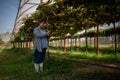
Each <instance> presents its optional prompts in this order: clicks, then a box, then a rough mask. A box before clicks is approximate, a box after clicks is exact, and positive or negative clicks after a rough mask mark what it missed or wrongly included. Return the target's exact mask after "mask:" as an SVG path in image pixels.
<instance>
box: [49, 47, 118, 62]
mask: <svg viewBox="0 0 120 80" xmlns="http://www.w3.org/2000/svg"><path fill="white" fill-rule="evenodd" d="M68 48H69V47H67V52H63V51H62V50H61V49H60V48H57V47H50V53H51V54H55V55H59V56H67V57H70V58H77V59H89V60H93V61H101V62H109V63H120V53H117V55H116V54H114V50H113V48H112V47H107V48H105V47H100V52H99V55H98V56H97V55H96V54H95V51H94V48H93V47H89V48H88V53H86V51H85V46H81V47H78V50H75V49H72V51H70V50H69V51H68Z"/></svg>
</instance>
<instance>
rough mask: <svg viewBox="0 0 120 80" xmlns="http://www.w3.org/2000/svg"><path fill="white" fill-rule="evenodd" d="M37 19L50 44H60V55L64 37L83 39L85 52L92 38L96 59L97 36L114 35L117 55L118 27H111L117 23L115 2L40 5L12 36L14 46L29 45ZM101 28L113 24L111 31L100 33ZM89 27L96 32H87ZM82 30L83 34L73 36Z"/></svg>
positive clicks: (73, 0) (70, 0) (61, 0)
mask: <svg viewBox="0 0 120 80" xmlns="http://www.w3.org/2000/svg"><path fill="white" fill-rule="evenodd" d="M40 18H42V19H45V20H46V22H47V30H49V31H50V32H51V37H50V39H49V40H50V41H53V40H58V39H63V40H64V51H66V38H67V37H71V38H72V37H76V38H81V37H85V42H86V43H85V44H86V50H87V47H88V43H87V41H88V37H96V55H99V36H110V35H114V39H115V40H114V44H115V45H114V48H115V49H114V50H115V54H116V53H117V40H116V39H117V38H116V35H119V34H120V33H119V32H120V26H116V25H115V23H116V22H119V21H120V1H119V0H48V2H46V3H40V5H39V6H38V8H37V9H36V11H35V13H33V14H32V15H31V16H30V17H28V18H24V19H23V22H24V25H23V26H21V29H20V30H19V32H18V33H17V34H14V35H15V39H14V43H15V42H19V41H22V42H28V41H32V39H33V29H34V28H35V27H37V26H38V20H39V19H40ZM104 24H108V25H110V24H113V28H109V29H105V30H100V29H99V26H101V25H104ZM92 27H95V28H96V30H91V31H88V29H89V28H92ZM83 30H85V32H84V33H82V34H76V33H78V32H81V31H83ZM67 34H70V35H69V36H67Z"/></svg>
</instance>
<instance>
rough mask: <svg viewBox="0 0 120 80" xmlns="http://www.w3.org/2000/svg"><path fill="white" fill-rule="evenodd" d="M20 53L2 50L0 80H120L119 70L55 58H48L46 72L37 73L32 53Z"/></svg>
mask: <svg viewBox="0 0 120 80" xmlns="http://www.w3.org/2000/svg"><path fill="white" fill-rule="evenodd" d="M18 52H19V50H18V49H15V48H11V49H4V50H2V52H1V54H0V80H120V76H119V74H120V72H119V71H118V70H114V69H106V68H103V67H102V68H101V67H97V66H93V65H86V64H83V63H79V62H77V61H72V60H66V59H59V58H55V57H46V59H45V62H44V71H42V72H40V73H35V72H34V66H33V54H32V51H31V52H30V53H29V54H27V55H23V54H20V53H18ZM60 54H63V53H60ZM67 54H69V55H70V53H67ZM67 54H66V55H67Z"/></svg>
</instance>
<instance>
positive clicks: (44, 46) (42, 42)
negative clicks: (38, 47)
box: [40, 30, 48, 48]
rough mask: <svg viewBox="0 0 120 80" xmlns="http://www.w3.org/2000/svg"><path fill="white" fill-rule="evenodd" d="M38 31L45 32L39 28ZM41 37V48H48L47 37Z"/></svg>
mask: <svg viewBox="0 0 120 80" xmlns="http://www.w3.org/2000/svg"><path fill="white" fill-rule="evenodd" d="M40 33H41V34H46V31H45V30H40ZM41 39H42V41H41V44H42V48H48V43H47V37H43V38H41Z"/></svg>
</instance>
